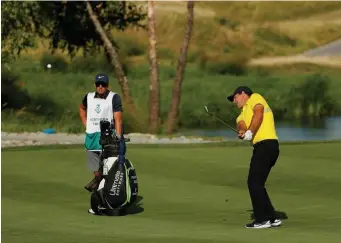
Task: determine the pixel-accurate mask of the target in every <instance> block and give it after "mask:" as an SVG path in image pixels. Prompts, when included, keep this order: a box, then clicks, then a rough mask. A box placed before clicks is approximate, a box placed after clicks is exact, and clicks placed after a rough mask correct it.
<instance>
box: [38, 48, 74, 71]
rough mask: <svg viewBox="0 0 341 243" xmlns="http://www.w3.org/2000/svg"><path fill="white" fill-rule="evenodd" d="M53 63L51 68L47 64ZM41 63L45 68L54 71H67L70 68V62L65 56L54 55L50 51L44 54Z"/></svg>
mask: <svg viewBox="0 0 341 243" xmlns="http://www.w3.org/2000/svg"><path fill="white" fill-rule="evenodd" d="M48 64H51V65H52V67H51V68H50V69H49V68H47V65H48ZM40 65H41V67H42V69H43V70H48V71H52V72H65V71H67V70H68V63H67V61H66V59H65V58H64V57H63V56H59V55H52V54H49V53H45V54H43V56H42V58H41V59H40Z"/></svg>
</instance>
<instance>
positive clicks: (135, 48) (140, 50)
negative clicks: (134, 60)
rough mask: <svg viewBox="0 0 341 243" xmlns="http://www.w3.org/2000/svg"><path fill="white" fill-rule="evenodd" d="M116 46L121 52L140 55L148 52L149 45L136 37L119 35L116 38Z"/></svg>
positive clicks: (127, 54) (128, 54)
mask: <svg viewBox="0 0 341 243" xmlns="http://www.w3.org/2000/svg"><path fill="white" fill-rule="evenodd" d="M115 46H116V48H117V49H118V50H119V52H120V53H121V54H122V55H123V54H124V55H126V56H140V55H143V54H145V53H147V50H148V48H147V46H146V45H144V44H142V43H140V42H138V41H136V39H135V38H129V37H123V36H120V37H117V38H116V40H115Z"/></svg>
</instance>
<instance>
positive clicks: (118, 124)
mask: <svg viewBox="0 0 341 243" xmlns="http://www.w3.org/2000/svg"><path fill="white" fill-rule="evenodd" d="M114 121H115V131H116V134H119V135H121V136H122V135H123V134H122V133H123V131H122V112H121V111H116V112H114Z"/></svg>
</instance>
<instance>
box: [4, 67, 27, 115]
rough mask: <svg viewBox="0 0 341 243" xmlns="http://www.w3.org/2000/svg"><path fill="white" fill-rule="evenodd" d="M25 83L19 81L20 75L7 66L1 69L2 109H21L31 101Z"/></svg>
mask: <svg viewBox="0 0 341 243" xmlns="http://www.w3.org/2000/svg"><path fill="white" fill-rule="evenodd" d="M23 85H24V83H23V82H21V83H20V82H19V76H17V75H15V74H14V73H12V72H10V71H9V70H8V69H6V68H2V70H1V107H2V109H7V108H12V109H20V108H23V107H25V106H26V105H27V104H28V103H29V102H30V97H29V95H28V93H27V91H26V90H25V89H24V88H23Z"/></svg>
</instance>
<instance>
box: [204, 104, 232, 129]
mask: <svg viewBox="0 0 341 243" xmlns="http://www.w3.org/2000/svg"><path fill="white" fill-rule="evenodd" d="M205 110H206V112H207V113H208V114H210V115H211V116H213V117H215V118H216V119H217V120H218V121H220V122H221V123H223V124H224V125H225V126H227V127H228V128H230V129H231V130H233V131H234V132H236V133H238V131H237V130H236V129H235V128H233V127H231V126H230V125H228V124H226V123H225V122H224V121H223V120H221V119H219V118H218V117H217V116H216V115H214V114H212V113H211V112H209V111H208V108H207V106H206V105H205Z"/></svg>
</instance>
